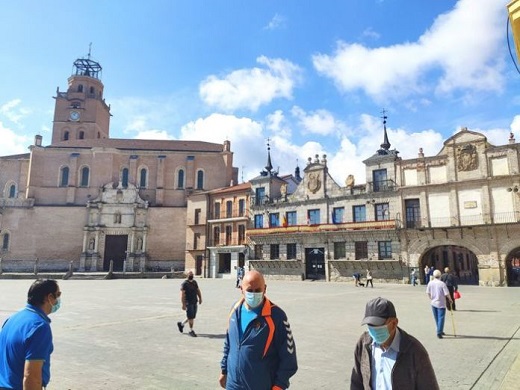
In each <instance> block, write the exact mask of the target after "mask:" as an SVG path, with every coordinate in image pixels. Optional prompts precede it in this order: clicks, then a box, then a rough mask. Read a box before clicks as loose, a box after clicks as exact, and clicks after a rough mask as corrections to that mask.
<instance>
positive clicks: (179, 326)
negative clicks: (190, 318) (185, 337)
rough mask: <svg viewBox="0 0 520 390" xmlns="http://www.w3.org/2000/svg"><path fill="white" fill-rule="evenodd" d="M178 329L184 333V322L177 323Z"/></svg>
mask: <svg viewBox="0 0 520 390" xmlns="http://www.w3.org/2000/svg"><path fill="white" fill-rule="evenodd" d="M177 328H179V332H181V333H182V331H183V330H184V325H182V322H177Z"/></svg>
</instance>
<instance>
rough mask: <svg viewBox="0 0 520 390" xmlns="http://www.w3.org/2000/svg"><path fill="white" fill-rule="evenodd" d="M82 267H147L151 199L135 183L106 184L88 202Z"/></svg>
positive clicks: (86, 268)
mask: <svg viewBox="0 0 520 390" xmlns="http://www.w3.org/2000/svg"><path fill="white" fill-rule="evenodd" d="M87 213H88V218H87V224H86V225H85V227H84V228H83V251H82V253H81V257H80V271H101V270H104V271H108V270H109V267H110V262H111V261H112V262H113V270H114V271H144V270H145V266H146V239H147V234H148V226H147V224H146V221H147V214H148V202H147V201H145V200H143V199H142V198H141V197H140V196H139V190H138V189H137V188H136V187H135V186H134V185H132V184H128V186H126V187H123V186H122V184H121V182H119V183H108V184H105V185H104V186H103V187H102V189H101V193H100V195H99V196H98V197H97V198H96V199H94V200H91V201H89V202H88V203H87Z"/></svg>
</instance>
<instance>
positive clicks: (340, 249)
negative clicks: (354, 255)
mask: <svg viewBox="0 0 520 390" xmlns="http://www.w3.org/2000/svg"><path fill="white" fill-rule="evenodd" d="M346 257H347V252H346V246H345V241H341V242H335V243H334V259H344V258H346Z"/></svg>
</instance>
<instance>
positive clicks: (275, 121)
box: [265, 110, 292, 138]
mask: <svg viewBox="0 0 520 390" xmlns="http://www.w3.org/2000/svg"><path fill="white" fill-rule="evenodd" d="M265 127H266V129H267V130H270V131H271V132H273V134H276V135H279V136H281V137H284V138H289V137H291V134H292V131H291V128H290V126H289V123H287V120H286V118H285V116H284V114H283V111H282V110H276V111H275V112H273V113H272V114H269V115H267V118H266V125H265Z"/></svg>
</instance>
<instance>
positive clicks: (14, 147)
mask: <svg viewBox="0 0 520 390" xmlns="http://www.w3.org/2000/svg"><path fill="white" fill-rule="evenodd" d="M0 140H2V142H0V156H9V155H13V154H22V153H28V152H29V151H28V150H27V147H28V146H29V145H31V139H30V138H29V137H27V136H24V135H17V134H16V133H15V132H14V131H13V130H11V129H9V128H7V127H5V126H4V124H3V123H2V122H0Z"/></svg>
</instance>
